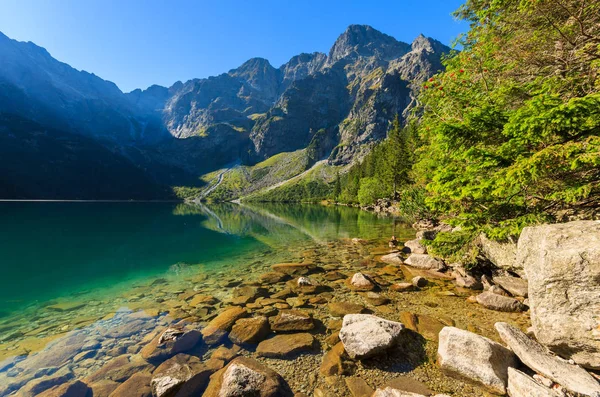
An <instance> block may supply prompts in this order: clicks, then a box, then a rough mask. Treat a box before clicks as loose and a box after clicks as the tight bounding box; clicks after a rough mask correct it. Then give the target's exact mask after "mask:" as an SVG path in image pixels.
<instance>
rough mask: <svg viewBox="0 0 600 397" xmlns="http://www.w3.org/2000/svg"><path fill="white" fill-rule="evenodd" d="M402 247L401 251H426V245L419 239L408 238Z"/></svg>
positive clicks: (424, 252) (417, 252)
mask: <svg viewBox="0 0 600 397" xmlns="http://www.w3.org/2000/svg"><path fill="white" fill-rule="evenodd" d="M404 248H405V249H403V251H405V252H409V253H411V254H426V253H427V247H425V246H424V245H423V244H421V240H420V239H415V240H409V241H407V242H405V243H404Z"/></svg>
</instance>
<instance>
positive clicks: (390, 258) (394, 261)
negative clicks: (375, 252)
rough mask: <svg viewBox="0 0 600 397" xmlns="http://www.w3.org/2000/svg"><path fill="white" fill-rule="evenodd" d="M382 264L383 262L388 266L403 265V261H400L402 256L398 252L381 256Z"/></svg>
mask: <svg viewBox="0 0 600 397" xmlns="http://www.w3.org/2000/svg"><path fill="white" fill-rule="evenodd" d="M380 259H381V261H382V262H385V263H387V264H390V265H402V264H404V260H403V259H402V255H401V254H400V253H399V252H394V253H392V254H387V255H384V256H382V257H381V258H380Z"/></svg>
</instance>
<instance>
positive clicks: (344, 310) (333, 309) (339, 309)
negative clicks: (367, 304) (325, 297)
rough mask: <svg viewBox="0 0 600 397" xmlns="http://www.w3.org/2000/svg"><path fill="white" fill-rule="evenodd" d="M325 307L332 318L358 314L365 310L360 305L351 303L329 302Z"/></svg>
mask: <svg viewBox="0 0 600 397" xmlns="http://www.w3.org/2000/svg"><path fill="white" fill-rule="evenodd" d="M327 307H328V308H329V313H331V315H332V316H334V317H344V316H345V315H346V314H358V313H362V312H363V311H364V310H365V308H364V307H363V306H362V305H359V304H358V303H352V302H331V303H330V304H329V305H327Z"/></svg>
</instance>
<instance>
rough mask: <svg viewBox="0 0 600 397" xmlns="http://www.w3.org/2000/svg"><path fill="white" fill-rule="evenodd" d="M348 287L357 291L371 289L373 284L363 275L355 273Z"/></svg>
mask: <svg viewBox="0 0 600 397" xmlns="http://www.w3.org/2000/svg"><path fill="white" fill-rule="evenodd" d="M350 285H351V286H353V287H355V288H358V289H372V288H373V287H375V284H374V283H373V282H372V281H371V278H370V277H368V276H366V275H365V274H363V273H355V274H354V275H353V276H352V279H350Z"/></svg>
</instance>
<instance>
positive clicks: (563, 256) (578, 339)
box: [517, 221, 600, 369]
mask: <svg viewBox="0 0 600 397" xmlns="http://www.w3.org/2000/svg"><path fill="white" fill-rule="evenodd" d="M517 261H518V262H519V263H522V264H523V266H524V268H525V273H526V274H527V279H528V281H529V305H530V309H531V322H532V325H533V330H534V332H535V335H536V338H537V339H538V341H539V342H540V343H542V344H543V345H545V346H547V347H549V348H550V349H551V350H552V351H554V352H555V353H557V354H559V355H561V356H563V357H566V358H571V359H573V360H574V361H575V362H576V363H578V364H580V365H582V366H584V367H587V368H592V369H600V329H599V328H598V327H599V326H600V325H599V320H598V313H600V221H576V222H569V223H562V224H555V225H542V226H536V227H526V228H525V229H523V232H522V233H521V237H520V238H519V243H518V251H517Z"/></svg>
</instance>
